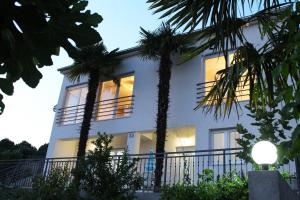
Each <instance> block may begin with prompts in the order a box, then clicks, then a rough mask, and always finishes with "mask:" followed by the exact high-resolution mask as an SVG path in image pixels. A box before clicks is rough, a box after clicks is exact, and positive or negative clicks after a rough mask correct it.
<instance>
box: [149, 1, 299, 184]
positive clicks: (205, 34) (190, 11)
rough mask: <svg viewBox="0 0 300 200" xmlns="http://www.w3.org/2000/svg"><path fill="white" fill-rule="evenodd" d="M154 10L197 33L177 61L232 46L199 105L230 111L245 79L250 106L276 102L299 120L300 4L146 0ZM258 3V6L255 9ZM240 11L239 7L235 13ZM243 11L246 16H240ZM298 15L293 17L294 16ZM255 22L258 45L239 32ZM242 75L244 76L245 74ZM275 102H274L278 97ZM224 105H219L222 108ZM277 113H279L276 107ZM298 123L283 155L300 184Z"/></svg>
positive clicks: (255, 107) (225, 52)
mask: <svg viewBox="0 0 300 200" xmlns="http://www.w3.org/2000/svg"><path fill="white" fill-rule="evenodd" d="M147 2H148V3H150V4H151V5H150V8H151V9H154V10H155V13H158V12H163V15H162V16H161V17H162V18H163V17H167V16H169V17H170V18H169V23H171V24H172V25H176V26H177V27H184V29H185V30H187V29H189V30H190V31H193V30H194V29H195V28H196V27H199V26H202V28H203V30H202V31H200V32H199V35H198V39H197V40H198V42H199V43H200V45H199V46H195V47H194V48H192V49H190V51H188V52H187V53H185V54H184V56H183V58H182V61H183V62H184V61H187V60H189V59H190V58H192V57H194V56H196V55H198V54H200V53H202V52H203V51H204V50H206V49H208V48H211V49H213V50H214V51H216V52H223V53H224V55H225V58H227V56H226V54H227V52H228V50H229V49H236V52H235V55H234V59H233V61H234V62H232V63H231V64H230V66H226V68H225V69H224V70H221V71H220V72H219V73H218V79H217V80H216V83H215V84H214V86H213V87H212V89H211V90H210V92H209V93H208V95H207V96H206V97H205V98H204V99H203V100H201V101H200V104H199V106H198V108H199V107H201V106H202V105H207V103H208V102H209V105H210V106H206V107H205V109H207V111H208V112H211V111H212V112H214V114H215V116H216V117H217V118H218V117H220V115H227V114H228V115H229V114H230V113H231V110H232V107H233V106H234V105H235V107H236V108H238V106H239V102H238V99H237V94H236V90H237V88H238V87H239V86H240V85H241V84H247V82H248V83H249V92H250V102H249V105H250V107H251V108H253V109H254V110H255V109H257V108H261V107H263V108H264V109H268V108H269V107H270V105H273V104H274V102H276V101H280V103H281V104H282V105H283V107H282V108H281V110H285V112H287V113H289V114H288V115H289V117H291V119H293V120H295V121H299V119H300V101H299V100H297V94H300V87H299V84H298V83H299V80H300V75H299V74H300V66H299V63H300V59H299V49H300V39H299V31H300V28H299V24H300V21H299V17H300V14H299V12H300V4H299V2H297V1H290V0H283V1H278V0H250V1H248V0H202V1H200V0H199V1H195V0H175V1H172V2H171V1H165V0H148V1H147ZM256 5H260V7H259V8H254V7H255V6H256ZM250 10H252V12H253V11H254V14H252V15H247V14H246V13H249V11H250ZM239 11H241V12H239ZM245 16H246V17H245ZM296 19H298V20H296ZM251 23H256V24H257V25H258V27H259V29H260V34H261V36H263V37H264V38H265V40H264V41H263V44H262V46H261V47H257V46H254V45H253V44H252V43H251V41H248V40H247V38H246V37H245V36H244V32H243V29H244V27H245V26H247V25H248V24H251ZM244 77H246V78H244ZM277 103H278V102H277ZM222 109H223V110H222ZM279 113H280V112H279ZM299 129H300V125H297V126H296V127H295V128H294V130H293V131H292V137H291V138H290V140H288V141H285V144H284V145H283V146H284V147H285V150H284V151H283V152H284V155H286V156H287V157H288V158H289V159H292V160H293V159H295V160H296V170H297V177H298V183H299V185H300V156H299V152H300V149H299V146H300V136H299V131H298V130H299Z"/></svg>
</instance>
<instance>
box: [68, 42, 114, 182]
mask: <svg viewBox="0 0 300 200" xmlns="http://www.w3.org/2000/svg"><path fill="white" fill-rule="evenodd" d="M117 51H118V49H115V50H113V51H111V52H108V51H107V50H106V47H105V46H104V44H103V43H98V44H95V45H93V46H89V47H86V48H83V49H81V50H80V52H79V56H78V57H77V58H76V59H75V60H74V64H72V65H71V66H69V68H68V69H67V70H66V71H65V74H66V76H67V77H68V78H69V79H70V80H71V81H73V82H75V81H79V80H80V78H82V77H83V76H88V77H89V79H88V93H87V96H86V103H85V107H84V114H83V120H82V124H81V128H80V138H79V145H78V152H77V166H79V163H80V161H81V160H82V159H84V156H85V152H86V144H87V140H88V135H89V130H90V126H91V120H92V117H93V110H94V104H95V101H96V95H97V89H98V85H99V81H100V80H101V79H103V78H109V77H112V76H113V72H114V66H116V65H118V64H119V59H118V58H117ZM79 181H80V174H78V173H76V172H75V180H74V182H75V185H76V187H79Z"/></svg>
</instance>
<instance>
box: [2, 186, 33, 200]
mask: <svg viewBox="0 0 300 200" xmlns="http://www.w3.org/2000/svg"><path fill="white" fill-rule="evenodd" d="M32 194H33V193H32V191H31V190H29V189H11V188H4V187H0V199H1V200H2V199H3V200H29V199H30V200H31V199H33V196H32Z"/></svg>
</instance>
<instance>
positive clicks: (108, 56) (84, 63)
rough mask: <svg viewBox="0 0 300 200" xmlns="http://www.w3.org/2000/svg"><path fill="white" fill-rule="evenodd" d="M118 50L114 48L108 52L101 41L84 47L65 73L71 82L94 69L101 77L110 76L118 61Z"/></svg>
mask: <svg viewBox="0 0 300 200" xmlns="http://www.w3.org/2000/svg"><path fill="white" fill-rule="evenodd" d="M118 50H119V49H114V50H112V51H110V52H108V51H107V50H106V47H105V46H104V44H103V43H102V42H101V43H97V44H95V45H92V46H88V47H84V48H82V49H81V50H80V53H79V56H78V57H77V58H76V59H74V63H73V64H72V65H71V66H69V67H68V69H67V70H66V71H65V74H66V76H67V77H68V78H69V79H70V80H71V81H73V82H75V81H79V80H80V79H81V78H82V77H84V76H86V75H88V74H89V73H90V71H91V70H95V69H96V70H99V74H100V75H101V77H103V78H104V77H112V76H113V71H114V68H115V67H116V66H117V65H119V63H120V58H119V57H118Z"/></svg>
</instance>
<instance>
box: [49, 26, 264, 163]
mask: <svg viewBox="0 0 300 200" xmlns="http://www.w3.org/2000/svg"><path fill="white" fill-rule="evenodd" d="M245 36H246V37H247V38H248V40H249V41H252V42H253V43H255V44H256V45H257V46H259V45H261V43H262V40H261V37H260V34H259V30H258V27H257V26H256V25H249V26H247V27H245ZM121 57H122V58H123V59H122V62H121V65H120V66H119V67H118V68H117V70H116V75H117V77H119V78H118V80H119V84H118V85H117V84H116V83H115V82H114V81H112V80H105V81H103V82H100V83H99V90H98V95H97V103H96V104H95V111H94V117H93V122H92V126H91V130H90V134H89V138H90V139H89V144H88V149H92V148H93V145H92V143H91V141H93V140H94V139H95V138H96V136H97V133H98V132H101V133H104V132H105V133H107V134H111V135H113V136H114V139H113V144H112V145H113V148H114V154H120V153H121V152H122V151H123V150H125V149H127V150H128V151H129V153H131V154H140V153H149V152H153V151H154V150H155V133H154V131H155V120H156V112H157V84H158V73H157V69H158V65H159V63H158V61H155V60H146V59H143V58H141V56H140V54H139V51H138V48H131V49H127V50H124V51H122V52H121ZM229 57H232V54H230V55H229ZM175 60H176V56H174V63H175ZM229 60H230V59H229ZM224 67H225V59H224V57H223V56H222V55H221V54H212V52H210V51H206V52H205V53H202V54H201V55H199V56H197V57H195V58H194V59H192V60H190V61H189V62H187V63H185V64H182V65H174V66H173V68H172V77H171V87H170V106H169V112H168V130H167V141H166V151H167V152H179V151H191V150H205V149H222V148H234V147H237V144H236V142H235V140H234V139H235V138H236V137H238V133H237V132H236V130H235V127H236V124H237V123H241V124H243V125H244V126H245V127H246V128H248V130H250V131H252V132H256V130H255V129H254V127H252V126H251V125H250V124H251V122H252V119H251V118H249V117H248V116H247V115H246V112H247V111H246V110H245V109H242V112H240V113H239V115H238V114H237V113H236V112H232V114H231V115H230V117H229V118H224V119H219V120H218V121H216V120H215V119H214V117H213V114H206V113H203V112H202V109H201V108H200V109H198V110H194V109H195V107H196V105H197V101H198V100H199V98H201V96H203V95H205V93H206V92H207V91H208V90H209V86H211V85H212V84H211V82H210V81H213V80H214V78H215V73H216V72H217V71H218V70H220V69H221V68H224ZM64 69H65V68H62V69H59V71H60V73H61V74H63V75H64ZM86 93H87V78H84V79H82V80H81V81H80V82H78V83H73V82H70V81H69V80H68V78H67V77H66V76H65V77H64V79H63V83H62V86H61V91H60V95H59V99H58V102H57V105H56V115H55V119H54V122H53V128H52V133H51V138H50V143H49V148H48V152H47V158H57V157H73V156H76V151H77V143H78V138H79V129H80V125H81V123H80V122H81V120H82V116H83V109H84V103H85V95H86ZM248 94H249V92H248V90H247V86H245V88H241V91H240V95H241V96H240V97H239V99H240V101H241V105H242V106H244V105H245V104H247V101H248V98H249V96H248Z"/></svg>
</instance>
